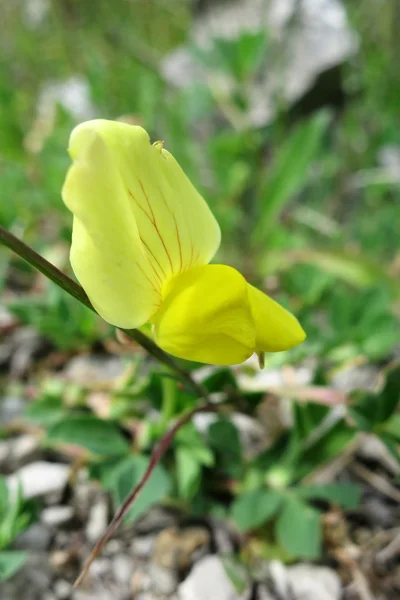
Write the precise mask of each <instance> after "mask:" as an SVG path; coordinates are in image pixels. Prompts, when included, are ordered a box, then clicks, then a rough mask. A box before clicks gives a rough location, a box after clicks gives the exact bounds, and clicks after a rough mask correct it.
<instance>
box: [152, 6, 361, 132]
mask: <svg viewBox="0 0 400 600" xmlns="http://www.w3.org/2000/svg"><path fill="white" fill-rule="evenodd" d="M263 29H264V30H266V31H267V32H268V36H269V38H270V40H271V43H272V45H273V47H272V52H271V53H270V59H269V64H268V68H265V70H264V71H263V72H261V74H260V77H259V78H258V80H257V82H254V84H253V85H251V86H249V90H250V95H249V98H248V100H249V103H250V111H249V117H250V120H251V121H252V123H253V124H255V125H257V126H260V125H263V124H265V123H268V122H269V121H270V120H271V119H272V118H273V116H274V114H275V108H276V105H277V99H284V100H286V101H287V102H288V103H289V104H291V103H293V102H295V101H296V100H298V99H299V98H300V97H301V96H302V95H303V94H304V93H305V92H306V91H307V90H308V89H309V88H310V87H311V86H312V85H313V83H314V81H315V80H316V78H317V77H318V75H320V74H321V73H322V72H324V71H326V70H328V69H330V68H332V67H334V66H335V65H339V64H341V63H342V62H344V61H345V60H346V59H347V58H349V57H350V56H351V55H352V54H353V53H354V52H355V50H356V48H357V44H358V42H357V38H356V35H355V34H354V33H353V32H352V31H351V30H350V28H349V25H348V21H347V15H346V11H345V8H344V6H343V4H342V2H341V1H340V0H302V2H298V1H297V0H270V1H269V2H265V0H230V1H229V2H221V3H217V2H213V3H210V4H209V6H208V7H207V8H206V9H204V10H203V11H202V12H201V13H200V15H199V16H198V17H197V18H196V20H195V23H194V27H193V32H192V33H193V41H194V43H195V44H196V45H198V46H199V47H200V48H203V49H208V48H210V47H211V46H212V41H213V39H215V38H225V39H236V38H238V37H240V35H241V34H242V33H244V32H257V31H260V30H263ZM274 56H276V57H278V58H277V59H276V60H275V62H274V58H273V57H274ZM271 57H272V58H271ZM271 61H272V62H271ZM163 71H164V75H165V77H166V78H167V79H168V80H170V81H171V82H172V83H174V84H175V85H178V86H187V85H190V84H192V83H194V82H198V81H203V82H206V81H207V74H206V73H205V72H204V70H203V69H202V68H201V67H200V66H199V64H198V63H197V62H196V61H195V60H194V59H193V58H191V55H190V52H189V51H188V50H187V49H186V48H185V47H184V48H178V49H177V50H175V51H173V52H172V53H171V54H170V55H168V56H167V57H166V59H165V60H164V62H163ZM213 75H214V79H215V72H214V73H213ZM221 75H222V74H219V80H218V85H225V86H226V85H227V82H226V76H225V75H226V74H223V77H222V79H221Z"/></svg>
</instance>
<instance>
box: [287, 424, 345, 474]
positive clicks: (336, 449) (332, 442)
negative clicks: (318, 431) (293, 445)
mask: <svg viewBox="0 0 400 600" xmlns="http://www.w3.org/2000/svg"><path fill="white" fill-rule="evenodd" d="M355 434H356V431H355V429H352V428H350V427H348V426H347V425H346V424H345V422H344V421H338V422H337V423H335V424H334V425H333V426H332V427H331V429H329V430H328V431H327V432H326V433H325V435H324V436H323V437H322V438H321V439H318V440H316V441H315V442H314V443H312V444H310V445H309V446H307V449H306V450H305V452H304V453H303V454H302V456H301V458H300V461H299V464H298V468H297V471H296V475H297V477H298V478H300V479H301V477H304V476H305V475H307V474H308V473H310V472H311V471H313V470H314V469H316V468H317V467H318V466H320V465H321V464H323V463H325V462H327V461H329V460H332V459H333V458H335V456H338V455H339V454H341V453H342V452H343V450H344V449H345V447H346V446H347V444H349V443H350V442H351V441H352V440H353V439H354V436H355Z"/></svg>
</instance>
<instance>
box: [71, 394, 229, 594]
mask: <svg viewBox="0 0 400 600" xmlns="http://www.w3.org/2000/svg"><path fill="white" fill-rule="evenodd" d="M217 409H218V405H215V404H210V403H206V404H202V405H201V406H198V407H197V408H194V409H192V410H190V411H188V412H187V413H184V414H183V415H182V416H181V417H180V418H179V419H178V420H177V421H176V422H175V423H174V424H173V425H172V426H171V427H170V428H169V429H168V431H167V432H166V433H165V435H164V436H163V437H162V438H161V440H160V441H159V442H158V444H157V445H156V446H155V447H154V449H153V452H152V453H151V457H150V461H149V464H148V466H147V469H146V471H145V472H144V474H143V476H142V478H141V479H140V481H139V483H138V484H137V485H136V486H135V487H134V488H133V490H132V491H131V493H130V494H129V496H127V497H126V498H125V500H124V501H123V503H122V504H121V506H120V507H119V508H118V509H117V511H116V513H115V515H114V517H113V519H112V521H111V523H110V524H109V526H108V527H107V529H106V531H105V532H104V533H103V535H102V536H101V538H100V539H99V540H98V542H97V543H96V545H95V547H94V548H93V550H92V552H91V553H90V556H89V558H88V560H87V561H86V564H85V565H84V567H83V569H82V571H81V573H80V575H79V577H78V579H77V580H76V581H75V583H74V587H75V588H77V587H78V586H79V584H80V583H81V582H82V581H83V579H84V577H85V576H86V574H87V572H88V570H89V568H90V565H91V564H92V562H93V561H94V560H95V559H96V557H97V556H98V555H99V553H100V552H101V551H102V549H103V548H104V545H105V544H106V543H107V542H108V540H109V539H110V538H111V537H112V536H113V535H114V533H115V532H116V531H117V529H118V527H119V526H120V525H121V523H122V521H123V519H124V517H125V515H126V514H127V513H128V511H129V509H130V508H131V506H132V504H133V503H134V502H135V500H136V498H137V497H138V495H139V494H140V492H141V491H142V488H143V486H144V485H145V484H146V483H147V481H148V480H149V478H150V476H151V474H152V472H153V470H154V468H155V467H156V466H157V465H158V463H159V462H160V460H161V458H162V457H163V456H164V454H165V452H166V451H167V450H168V448H169V446H170V444H171V442H172V440H173V439H174V437H175V435H176V433H177V432H178V431H179V429H180V428H181V427H183V426H184V425H186V423H188V422H189V421H190V420H191V418H192V417H193V416H194V415H196V414H198V413H200V412H205V411H214V410H217Z"/></svg>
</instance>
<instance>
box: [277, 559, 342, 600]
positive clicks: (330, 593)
mask: <svg viewBox="0 0 400 600" xmlns="http://www.w3.org/2000/svg"><path fill="white" fill-rule="evenodd" d="M287 574H288V578H289V582H290V585H291V587H292V589H293V592H294V594H295V598H296V600H302V599H303V598H307V600H339V599H340V598H341V583H340V579H339V577H338V575H337V574H336V573H335V571H333V570H332V569H328V568H327V567H316V566H314V565H307V564H301V565H295V566H294V567H289V568H288V569H287Z"/></svg>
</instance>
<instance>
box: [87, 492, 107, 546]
mask: <svg viewBox="0 0 400 600" xmlns="http://www.w3.org/2000/svg"><path fill="white" fill-rule="evenodd" d="M107 524H108V502H107V499H106V498H105V497H100V498H99V499H98V500H97V502H96V504H94V505H93V506H92V507H91V509H90V512H89V519H88V522H87V525H86V530H85V531H86V537H87V539H88V540H89V542H92V543H93V542H96V541H97V540H98V539H99V537H100V536H101V535H102V534H103V533H104V531H105V529H106V527H107Z"/></svg>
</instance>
